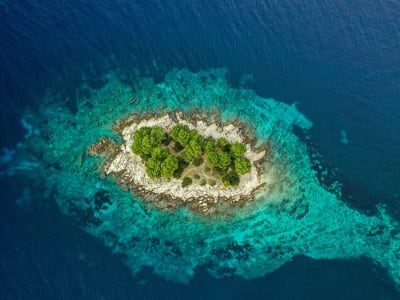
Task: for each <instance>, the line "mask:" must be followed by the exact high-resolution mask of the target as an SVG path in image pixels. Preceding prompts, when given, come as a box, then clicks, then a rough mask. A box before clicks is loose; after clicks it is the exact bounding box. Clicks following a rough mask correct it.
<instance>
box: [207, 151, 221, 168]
mask: <svg viewBox="0 0 400 300" xmlns="http://www.w3.org/2000/svg"><path fill="white" fill-rule="evenodd" d="M207 161H208V163H209V164H210V166H211V167H216V166H217V165H218V162H219V158H218V153H217V151H215V150H213V151H210V152H208V153H207Z"/></svg>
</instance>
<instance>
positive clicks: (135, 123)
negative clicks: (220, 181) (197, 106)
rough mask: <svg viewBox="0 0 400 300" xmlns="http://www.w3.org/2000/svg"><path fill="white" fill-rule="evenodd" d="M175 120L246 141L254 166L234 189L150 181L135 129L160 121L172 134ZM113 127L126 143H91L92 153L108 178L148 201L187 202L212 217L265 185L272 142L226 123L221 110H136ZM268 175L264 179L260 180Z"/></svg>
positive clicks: (171, 205)
mask: <svg viewBox="0 0 400 300" xmlns="http://www.w3.org/2000/svg"><path fill="white" fill-rule="evenodd" d="M176 123H182V124H186V125H187V126H188V127H189V128H190V129H196V130H198V132H199V133H200V134H202V135H203V136H204V137H213V138H221V137H223V138H226V139H227V140H228V141H229V142H231V143H233V142H240V143H244V144H245V145H246V148H247V149H246V152H245V154H244V156H245V157H246V158H248V159H249V160H250V162H251V166H252V167H251V170H250V172H249V173H248V174H245V175H242V176H241V182H240V183H239V185H238V186H235V187H224V186H222V185H216V186H209V185H205V186H201V185H196V184H194V185H190V186H188V187H182V186H181V182H182V180H181V179H176V178H172V179H169V180H168V179H165V178H160V179H151V178H149V177H148V176H147V174H146V170H145V165H144V163H143V161H142V160H141V158H140V157H139V156H137V155H135V154H134V153H133V152H132V149H131V146H132V142H133V132H135V131H136V130H137V129H139V128H141V127H143V126H155V125H158V126H160V127H161V128H163V129H164V130H166V131H167V132H169V131H170V130H171V128H172V126H173V125H175V124H176ZM112 128H113V130H114V131H115V132H116V133H118V134H120V135H121V136H122V138H123V143H122V144H117V143H116V142H115V141H114V140H112V139H109V138H105V137H103V138H102V139H101V140H100V141H98V142H97V143H95V144H93V145H91V147H90V148H89V149H88V153H89V155H91V156H100V157H102V163H101V171H102V174H103V176H107V175H108V176H112V178H114V179H115V180H116V182H117V183H118V184H119V185H120V187H121V188H122V189H123V190H132V191H133V192H134V193H135V194H136V195H140V196H143V202H145V203H151V204H152V205H153V206H155V207H156V208H158V209H167V210H169V209H176V208H178V207H181V206H185V205H188V206H189V208H190V209H191V210H194V211H198V212H200V213H202V214H204V215H211V214H215V213H218V212H220V211H223V210H225V209H226V208H227V207H230V206H242V205H244V204H245V203H246V202H248V201H251V200H252V199H253V198H254V195H255V193H256V191H258V190H260V189H261V188H262V187H263V186H265V184H266V182H265V178H264V177H263V176H261V175H262V173H263V168H264V162H265V157H266V152H267V144H262V145H258V146H256V144H257V139H256V137H255V136H254V135H253V134H252V133H251V131H250V129H249V128H246V125H245V124H244V123H243V122H241V121H240V120H235V121H232V122H226V123H222V122H221V121H220V118H219V115H218V113H215V112H214V113H212V114H205V113H201V112H192V113H190V115H189V116H185V114H184V113H183V112H182V111H181V110H175V111H171V112H168V113H164V114H161V115H157V114H155V113H147V114H146V115H138V114H131V115H129V116H127V117H125V118H124V119H121V120H119V121H117V122H116V123H115V124H114V125H113V127H112ZM261 178H263V179H261Z"/></svg>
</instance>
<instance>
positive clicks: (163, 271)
mask: <svg viewBox="0 0 400 300" xmlns="http://www.w3.org/2000/svg"><path fill="white" fill-rule="evenodd" d="M399 14H400V6H399V5H398V4H397V3H395V2H391V1H381V2H377V3H374V4H366V3H361V2H360V3H357V1H354V2H351V3H348V2H340V1H339V2H336V3H330V2H312V3H311V2H310V3H307V4H305V3H301V2H297V1H290V2H289V1H288V2H285V1H283V2H279V3H275V2H271V1H249V2H245V3H241V2H239V1H238V2H232V1H230V2H229V1H215V2H214V3H204V2H200V1H191V2H184V1H172V2H168V4H167V3H164V2H162V1H147V2H141V1H134V2H131V1H124V0H121V1H116V2H113V3H111V2H105V1H104V2H100V3H99V2H95V1H87V2H85V3H81V2H78V1H62V2H61V1H60V2H58V1H53V2H51V3H50V2H45V1H37V2H24V1H21V2H18V3H14V2H9V1H3V2H1V3H0V16H1V21H0V22H1V24H2V26H1V27H0V33H1V34H0V41H1V52H0V66H1V69H2V75H1V83H0V95H1V115H2V118H1V141H0V149H2V150H1V153H0V184H1V190H2V193H1V194H2V197H1V198H2V200H1V205H2V206H1V218H0V221H1V235H0V236H1V249H2V250H1V251H2V252H1V254H2V255H1V258H0V262H1V264H0V278H1V279H0V298H1V299H260V298H261V299H264V298H268V299H338V298H340V299H399V298H400V294H399V290H400V224H399V220H400V217H399V216H400V215H399V209H400V194H399V191H398V188H399V182H400V181H399V179H400V160H399V158H398V151H399V145H400V136H399V132H400V114H399V111H400V106H399V103H400V102H399V101H398V100H399V97H400V61H399V56H398V53H399V51H400V44H399V36H400V35H399V32H400V31H399V29H400V22H399V20H400V15H399ZM176 109H179V110H182V111H183V112H184V113H185V114H186V115H187V116H189V115H190V114H191V113H193V112H199V113H201V114H202V115H204V116H207V115H210V116H211V115H213V116H214V115H215V114H216V113H217V114H218V117H219V118H220V119H221V120H222V121H223V122H230V121H234V120H241V121H242V122H244V123H245V124H247V125H248V126H249V127H251V128H252V130H253V132H254V135H255V137H256V138H257V140H258V142H259V143H267V145H268V151H267V156H266V160H265V162H264V164H263V165H262V168H263V176H262V180H263V181H264V182H265V186H263V187H262V189H260V190H258V191H257V193H256V194H255V197H254V199H253V200H252V201H249V202H247V203H246V204H245V205H244V206H240V207H239V206H238V207H229V208H227V209H226V210H225V211H224V212H223V213H217V214H215V215H212V216H204V215H201V214H199V213H197V212H194V211H192V210H190V206H189V205H187V206H183V207H180V208H177V209H171V210H159V209H157V208H155V207H153V206H151V205H150V204H148V203H146V201H144V199H143V197H141V196H138V195H136V194H135V193H134V192H133V191H129V190H123V189H121V187H120V186H119V185H118V184H117V183H116V182H115V180H114V178H113V177H112V176H104V174H102V172H101V170H100V166H101V159H100V158H99V157H92V156H90V155H89V154H88V148H89V147H90V146H91V145H92V144H93V143H95V142H96V141H98V140H99V139H100V138H101V137H108V138H111V139H113V140H114V141H115V142H117V143H121V141H122V138H121V136H119V135H118V134H117V133H116V132H114V131H113V130H112V125H113V124H114V123H115V122H116V121H118V120H120V119H121V118H124V117H126V116H127V115H129V114H132V113H136V114H139V115H140V114H142V115H146V114H148V113H156V114H163V113H167V112H170V111H173V110H176Z"/></svg>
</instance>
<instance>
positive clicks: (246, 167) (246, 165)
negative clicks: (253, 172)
mask: <svg viewBox="0 0 400 300" xmlns="http://www.w3.org/2000/svg"><path fill="white" fill-rule="evenodd" d="M250 168H251V164H250V161H249V160H248V159H247V158H245V157H237V158H236V159H235V171H236V172H237V173H238V174H240V175H244V174H246V173H248V172H250Z"/></svg>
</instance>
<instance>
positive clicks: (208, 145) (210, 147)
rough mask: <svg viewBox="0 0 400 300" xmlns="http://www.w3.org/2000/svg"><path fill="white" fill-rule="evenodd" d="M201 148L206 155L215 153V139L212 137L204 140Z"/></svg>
mask: <svg viewBox="0 0 400 300" xmlns="http://www.w3.org/2000/svg"><path fill="white" fill-rule="evenodd" d="M203 146H204V149H205V150H206V152H207V153H210V152H213V151H215V139H214V138H212V137H210V138H207V139H205V140H204V142H203Z"/></svg>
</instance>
